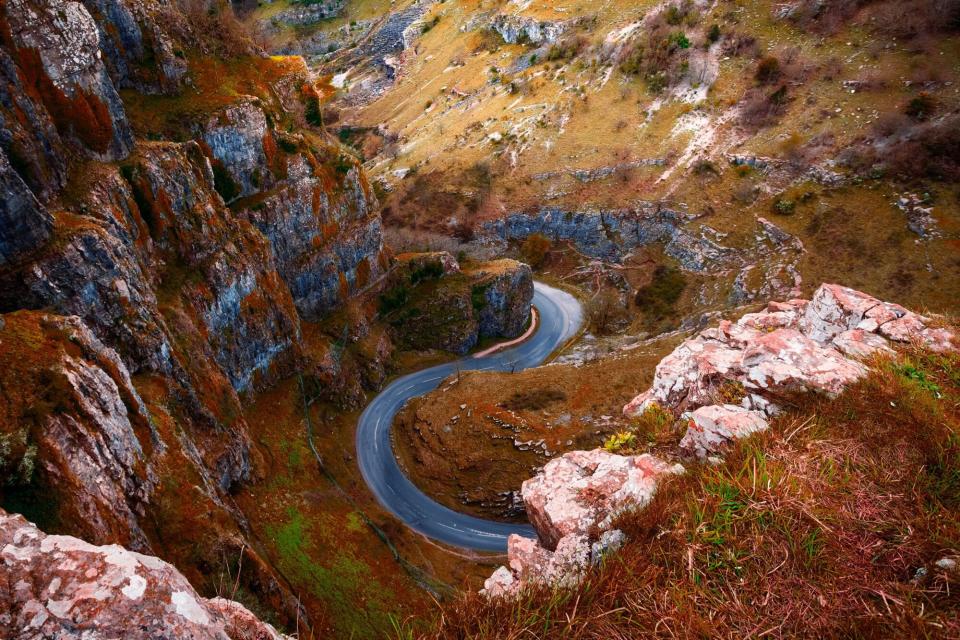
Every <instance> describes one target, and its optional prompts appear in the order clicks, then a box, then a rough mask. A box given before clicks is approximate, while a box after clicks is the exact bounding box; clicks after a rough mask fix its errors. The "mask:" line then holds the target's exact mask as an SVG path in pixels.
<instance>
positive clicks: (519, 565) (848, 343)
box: [481, 284, 960, 597]
mask: <svg viewBox="0 0 960 640" xmlns="http://www.w3.org/2000/svg"><path fill="white" fill-rule="evenodd" d="M896 343H900V344H906V343H919V344H921V345H922V346H924V347H925V348H928V349H930V350H933V351H948V350H956V349H957V348H958V347H960V343H958V339H957V336H956V335H954V334H953V333H952V332H951V331H950V330H948V329H946V328H942V327H939V326H937V324H936V322H935V321H934V320H933V319H931V318H929V317H926V316H923V315H920V314H917V313H914V312H912V311H909V310H907V309H905V308H904V307H901V306H900V305H897V304H894V303H890V302H883V301H880V300H878V299H876V298H874V297H872V296H870V295H868V294H865V293H862V292H859V291H855V290H853V289H849V288H847V287H842V286H839V285H835V284H824V285H822V286H821V287H820V288H819V289H817V291H816V293H815V294H814V296H813V298H812V299H811V300H801V299H793V300H789V301H786V302H771V303H769V304H768V305H767V307H766V308H765V309H763V310H762V311H759V312H757V313H749V314H746V315H744V316H743V317H741V318H740V319H739V320H737V321H736V322H731V321H727V320H723V321H721V322H720V325H719V326H718V327H716V328H709V329H706V330H703V331H701V332H700V333H699V334H698V335H696V336H694V337H692V338H690V339H688V340H686V341H684V342H683V343H682V344H680V345H679V346H678V347H677V348H676V349H675V350H674V351H673V352H672V353H671V354H670V355H668V356H667V357H666V358H664V359H663V360H662V361H661V362H660V364H659V365H658V366H657V368H656V373H655V376H654V380H653V383H652V386H651V388H650V389H649V390H647V391H645V392H644V393H642V394H640V395H639V396H637V397H636V398H635V399H634V400H633V401H632V402H630V403H629V404H628V405H627V406H625V407H624V413H625V414H627V415H628V416H638V415H641V414H643V413H644V412H645V411H647V410H656V411H667V412H670V413H672V414H673V415H674V416H679V417H680V419H681V420H682V421H685V422H686V424H687V431H686V434H685V435H684V436H683V439H682V440H681V441H680V447H679V451H678V454H679V455H678V457H680V458H700V459H704V458H709V459H712V460H717V459H718V458H716V456H719V455H721V454H722V453H723V451H724V449H725V448H726V447H727V446H728V445H729V444H730V443H732V442H733V441H735V440H738V439H741V438H745V437H747V436H749V435H751V434H753V433H756V432H759V431H764V430H766V429H767V428H768V427H769V424H768V418H769V417H770V416H772V415H774V414H776V413H777V412H778V411H779V409H778V406H777V399H778V397H783V395H784V394H787V393H796V392H814V393H822V394H826V395H829V396H834V395H837V394H839V393H840V392H842V391H843V390H844V388H846V387H847V386H848V385H850V384H852V383H854V382H856V381H857V380H859V379H861V378H862V377H864V376H865V375H866V374H867V371H868V366H869V362H868V361H867V359H868V358H869V357H871V356H873V355H875V354H881V353H884V352H887V353H891V352H892V345H893V344H896ZM736 396H739V398H737V397H736ZM735 400H738V401H739V402H738V403H736V404H735V403H734V401H735ZM675 473H683V467H682V465H679V464H676V465H671V464H669V463H668V462H665V461H663V460H661V459H658V458H656V457H654V456H652V455H649V454H644V455H640V456H621V455H615V454H612V453H609V452H607V451H604V450H602V449H596V450H594V451H574V452H570V453H567V454H565V455H563V456H561V457H560V458H556V459H554V460H551V461H550V462H549V463H547V465H546V466H545V467H544V468H543V470H542V471H540V473H538V474H537V476H535V477H534V478H532V479H530V480H527V481H525V482H524V483H523V488H522V494H523V501H524V505H525V507H526V510H527V514H528V516H529V518H530V522H531V523H532V524H533V526H534V528H535V529H536V531H537V535H538V540H533V539H527V538H523V537H520V536H516V535H514V536H511V537H510V540H509V541H508V557H509V567H501V568H499V569H497V571H496V572H495V573H494V574H493V575H492V576H491V577H490V578H489V579H488V580H487V581H486V583H485V584H484V589H483V591H482V592H481V593H484V594H485V595H487V596H489V597H513V596H515V595H517V594H518V593H519V592H520V590H521V589H522V588H524V587H525V586H530V585H544V584H546V585H552V586H573V585H576V584H577V583H578V582H579V580H580V579H581V578H582V577H583V575H584V572H585V571H586V569H587V568H588V567H589V566H590V565H591V564H595V563H597V562H599V561H600V559H602V557H603V556H604V554H606V553H609V552H610V551H611V550H612V549H615V548H617V547H618V546H619V545H620V544H622V542H623V535H622V533H621V532H619V531H617V530H615V529H612V524H613V521H614V520H615V518H616V517H617V515H619V514H621V513H623V512H625V511H628V510H633V509H640V508H643V507H644V506H645V505H646V504H647V503H648V502H649V501H650V499H651V498H652V496H653V494H654V493H655V492H656V489H657V485H658V483H659V482H660V481H662V480H663V479H664V478H665V477H669V475H670V474H675Z"/></svg>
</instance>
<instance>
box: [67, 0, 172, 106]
mask: <svg viewBox="0 0 960 640" xmlns="http://www.w3.org/2000/svg"><path fill="white" fill-rule="evenodd" d="M83 4H84V6H85V7H86V8H87V11H89V12H90V14H91V15H92V16H93V18H94V20H95V21H96V23H97V30H98V32H99V37H100V50H101V51H102V52H103V60H104V63H105V64H106V65H107V70H108V71H109V73H110V77H111V78H112V79H113V82H114V84H115V85H116V86H117V87H120V88H128V87H129V88H133V89H137V90H138V91H141V92H143V93H170V92H172V91H175V90H176V89H177V88H179V86H180V82H181V80H182V79H183V76H184V74H186V71H187V66H186V63H185V62H184V61H183V60H182V59H181V58H178V57H177V56H176V55H175V54H174V45H173V43H172V41H171V40H170V38H169V37H168V36H167V34H165V33H164V32H163V30H162V29H160V28H159V26H158V25H157V22H156V21H155V20H154V19H153V15H152V14H154V13H156V12H157V11H159V10H160V7H158V6H155V5H156V2H155V0H139V1H138V0H83ZM176 17H177V14H169V13H168V14H167V19H168V20H172V19H175V18H176Z"/></svg>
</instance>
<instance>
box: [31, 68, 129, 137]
mask: <svg viewBox="0 0 960 640" xmlns="http://www.w3.org/2000/svg"><path fill="white" fill-rule="evenodd" d="M17 54H18V57H19V65H18V68H19V70H20V75H21V80H22V82H23V85H24V88H25V89H26V91H27V93H28V94H30V95H31V96H32V97H34V98H36V99H38V100H39V101H40V102H41V103H42V104H43V106H44V107H46V109H47V111H48V112H49V113H50V117H51V118H52V119H53V122H54V123H55V124H56V125H57V129H58V130H59V131H60V132H61V133H63V134H73V135H74V136H76V137H77V139H79V140H80V142H82V143H83V144H84V145H85V146H87V147H88V148H89V149H91V150H93V151H96V152H97V153H106V151H107V150H108V149H109V148H110V143H111V142H112V141H113V136H114V123H113V118H112V117H111V115H110V110H109V109H108V108H107V105H105V104H104V103H103V101H102V100H100V99H99V98H98V97H97V96H95V95H93V94H90V93H88V92H86V91H85V90H84V89H82V88H80V87H75V88H74V90H73V95H67V93H66V92H64V91H63V90H62V89H60V87H58V86H57V85H55V84H54V83H53V81H52V80H51V79H50V77H49V76H48V75H47V72H46V71H45V70H44V68H43V62H42V61H41V59H40V52H39V51H37V50H36V49H19V50H18V51H17Z"/></svg>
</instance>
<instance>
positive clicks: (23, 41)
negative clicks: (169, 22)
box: [4, 0, 133, 160]
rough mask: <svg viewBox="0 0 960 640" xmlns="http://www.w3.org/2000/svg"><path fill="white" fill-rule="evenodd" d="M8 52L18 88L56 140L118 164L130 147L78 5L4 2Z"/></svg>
mask: <svg viewBox="0 0 960 640" xmlns="http://www.w3.org/2000/svg"><path fill="white" fill-rule="evenodd" d="M4 9H5V16H4V17H5V27H6V28H7V29H8V33H9V37H10V42H9V43H8V46H9V47H10V49H11V50H12V54H13V55H14V56H15V62H16V64H17V66H18V70H19V76H20V78H21V79H22V83H23V88H24V90H26V92H27V93H28V94H30V95H31V97H33V99H34V100H33V102H34V106H36V107H40V106H41V105H42V108H43V109H44V110H45V111H46V113H47V120H49V121H52V123H53V124H54V125H55V126H56V128H57V130H58V131H59V132H60V134H61V135H63V136H67V137H68V138H70V139H72V140H74V141H75V142H77V143H79V145H80V147H81V148H82V149H84V150H85V151H86V152H87V153H89V154H90V155H91V156H93V157H95V158H100V159H103V160H117V159H119V158H123V157H124V156H125V155H126V154H127V153H128V152H129V151H130V148H131V147H132V145H133V133H132V131H131V129H130V125H129V123H128V122H127V118H126V114H125V113H124V110H123V104H122V103H121V102H120V96H119V95H118V94H117V90H116V88H115V87H114V85H113V82H112V81H111V79H110V76H109V74H108V73H107V69H106V67H105V65H104V64H103V59H102V54H101V52H100V35H99V30H98V28H97V24H96V22H95V21H94V19H93V17H92V16H91V15H90V12H89V11H87V9H86V7H84V6H83V5H82V4H80V3H79V2H63V3H58V4H56V5H55V4H51V3H49V2H43V1H42V0H8V1H7V2H6V3H5V6H4Z"/></svg>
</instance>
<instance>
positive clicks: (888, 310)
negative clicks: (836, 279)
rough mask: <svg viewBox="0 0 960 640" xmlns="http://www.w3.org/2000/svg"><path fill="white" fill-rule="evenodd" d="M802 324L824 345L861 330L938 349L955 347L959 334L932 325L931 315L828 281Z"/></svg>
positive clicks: (806, 310)
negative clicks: (918, 312) (838, 337)
mask: <svg viewBox="0 0 960 640" xmlns="http://www.w3.org/2000/svg"><path fill="white" fill-rule="evenodd" d="M799 325H800V329H801V331H803V332H804V333H806V334H807V335H808V336H810V337H811V338H812V339H813V340H816V341H817V342H819V343H821V344H829V343H831V342H832V341H833V340H834V339H835V338H836V336H838V335H840V334H843V333H845V332H847V331H850V330H855V329H859V330H861V331H865V332H869V333H876V334H879V335H881V336H883V337H884V338H887V339H889V340H893V341H894V342H911V341H914V340H917V341H920V342H921V343H923V344H924V345H925V346H926V347H928V348H930V349H933V350H935V351H947V350H950V349H953V348H955V347H956V336H954V335H953V334H952V333H951V332H950V331H948V330H947V329H943V328H939V327H933V326H930V318H927V317H925V316H922V315H919V314H916V313H913V312H912V311H909V310H907V309H905V308H903V307H901V306H900V305H898V304H894V303H892V302H883V301H881V300H877V299H876V298H874V297H873V296H870V295H868V294H866V293H862V292H860V291H855V290H853V289H849V288H847V287H842V286H840V285H835V284H825V285H823V286H821V287H820V288H819V289H818V290H817V292H816V294H814V296H813V299H812V300H811V301H810V304H809V305H807V306H806V308H805V311H804V315H803V318H802V319H801V320H800V322H799ZM849 337H850V336H849V335H848V336H847V338H848V339H849ZM874 342H875V341H874Z"/></svg>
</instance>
